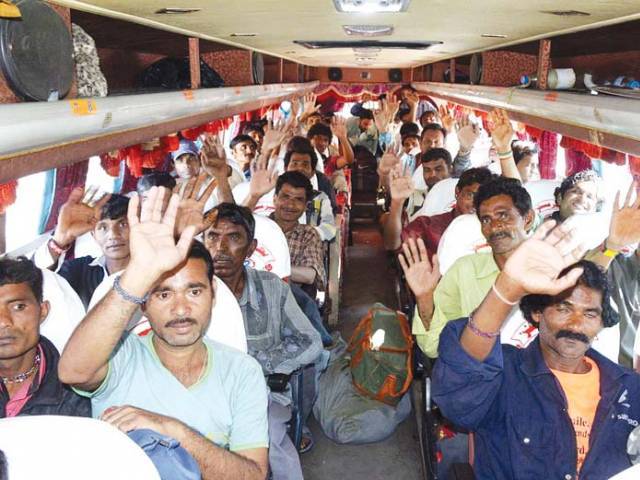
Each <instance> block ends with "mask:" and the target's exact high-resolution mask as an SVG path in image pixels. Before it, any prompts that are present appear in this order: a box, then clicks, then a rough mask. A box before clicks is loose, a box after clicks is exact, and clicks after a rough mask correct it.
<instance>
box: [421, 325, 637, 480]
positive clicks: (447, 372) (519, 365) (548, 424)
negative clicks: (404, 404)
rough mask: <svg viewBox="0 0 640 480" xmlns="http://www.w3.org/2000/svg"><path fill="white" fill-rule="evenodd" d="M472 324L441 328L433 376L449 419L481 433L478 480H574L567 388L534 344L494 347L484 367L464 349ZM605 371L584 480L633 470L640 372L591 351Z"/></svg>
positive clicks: (477, 442)
mask: <svg viewBox="0 0 640 480" xmlns="http://www.w3.org/2000/svg"><path fill="white" fill-rule="evenodd" d="M466 323H467V319H460V320H456V321H454V322H449V324H448V325H447V326H446V327H445V329H444V330H443V331H442V334H441V336H440V345H439V358H438V361H437V362H436V365H435V368H434V374H433V393H434V400H435V402H436V403H437V404H438V406H439V407H440V409H441V410H442V412H443V414H444V416H445V417H446V418H448V419H449V420H451V421H452V422H453V423H455V424H457V425H459V426H460V427H464V428H467V429H469V430H471V431H473V432H475V450H476V451H475V465H474V471H475V474H476V478H478V479H512V478H513V479H554V480H555V479H566V480H568V479H575V478H576V456H577V453H576V439H575V431H574V429H573V424H572V423H571V419H570V418H569V415H568V413H567V402H566V397H565V395H564V392H563V390H562V387H561V386H560V384H559V382H558V381H557V379H556V377H555V375H553V373H551V371H550V370H549V368H548V367H547V365H546V363H545V361H544V359H543V357H542V351H541V350H540V342H539V340H538V339H536V340H535V341H534V342H532V343H531V344H530V345H529V346H528V347H527V348H525V349H521V350H520V349H517V348H515V347H512V346H510V345H501V344H500V343H498V342H496V344H495V346H494V348H493V350H492V351H491V353H490V355H489V356H488V357H487V358H486V359H485V361H484V362H478V361H477V360H475V359H473V358H472V357H471V356H469V355H468V354H467V353H466V352H465V351H464V350H463V348H462V346H461V345H460V335H461V334H462V330H463V329H464V327H465V325H466ZM587 356H588V357H590V358H592V359H593V360H594V361H595V363H596V364H597V365H598V368H599V369H600V397H601V398H600V403H599V404H598V408H597V410H596V415H595V418H594V421H593V426H592V429H591V438H590V444H589V451H588V453H587V456H586V458H585V461H584V464H583V465H582V470H581V471H580V480H600V479H608V478H609V477H611V476H612V475H614V474H616V473H619V472H621V471H622V470H624V469H626V468H629V467H630V466H631V462H630V461H629V458H628V456H627V453H626V444H627V437H628V436H629V433H631V431H632V430H633V429H634V428H635V427H636V426H638V422H640V375H638V374H636V373H634V372H632V371H631V370H629V369H626V368H624V367H620V366H619V365H617V364H615V363H613V362H611V361H610V360H608V359H607V358H605V357H603V356H602V355H600V354H599V353H598V352H596V351H594V350H593V349H590V350H588V351H587Z"/></svg>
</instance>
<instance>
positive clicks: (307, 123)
mask: <svg viewBox="0 0 640 480" xmlns="http://www.w3.org/2000/svg"><path fill="white" fill-rule="evenodd" d="M317 99H318V96H317V95H316V94H315V93H312V92H309V93H306V94H305V95H304V97H302V104H303V105H302V107H303V108H302V113H301V114H300V119H299V121H300V124H301V125H302V126H303V127H304V129H305V131H309V129H310V128H311V127H313V126H314V125H315V124H316V123H319V122H321V121H322V114H321V113H320V111H319V110H320V108H322V105H316V100H317Z"/></svg>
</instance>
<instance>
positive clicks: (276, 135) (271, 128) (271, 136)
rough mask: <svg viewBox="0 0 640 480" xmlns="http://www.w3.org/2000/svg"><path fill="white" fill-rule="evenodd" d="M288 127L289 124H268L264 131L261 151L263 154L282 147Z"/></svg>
mask: <svg viewBox="0 0 640 480" xmlns="http://www.w3.org/2000/svg"><path fill="white" fill-rule="evenodd" d="M290 127H291V125H290V123H280V124H276V125H274V124H273V123H272V122H269V123H268V124H267V126H266V127H265V129H264V138H263V139H262V150H263V151H264V152H269V151H271V150H274V149H276V148H278V147H279V146H280V145H282V144H283V143H284V140H285V138H286V137H287V135H288V133H289V130H290Z"/></svg>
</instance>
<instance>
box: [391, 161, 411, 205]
mask: <svg viewBox="0 0 640 480" xmlns="http://www.w3.org/2000/svg"><path fill="white" fill-rule="evenodd" d="M389 178H390V180H391V182H390V184H389V188H390V191H391V199H392V200H396V201H403V202H404V201H405V200H406V199H407V198H409V197H410V196H411V194H412V193H413V192H414V191H415V187H414V186H413V180H412V178H411V175H410V174H409V173H408V172H407V171H406V169H403V168H402V165H396V166H395V167H394V168H393V169H392V170H391V172H390V174H389Z"/></svg>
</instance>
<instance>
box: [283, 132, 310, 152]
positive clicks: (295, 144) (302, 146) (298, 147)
mask: <svg viewBox="0 0 640 480" xmlns="http://www.w3.org/2000/svg"><path fill="white" fill-rule="evenodd" d="M291 150H295V151H297V152H300V151H303V150H313V145H311V142H310V141H309V139H308V138H307V137H302V136H300V135H296V136H295V137H291V140H289V142H288V143H287V152H290V151H291Z"/></svg>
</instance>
